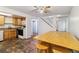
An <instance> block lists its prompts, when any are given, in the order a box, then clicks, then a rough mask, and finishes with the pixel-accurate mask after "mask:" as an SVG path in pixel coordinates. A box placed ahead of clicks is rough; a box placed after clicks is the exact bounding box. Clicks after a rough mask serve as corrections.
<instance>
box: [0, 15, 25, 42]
mask: <svg viewBox="0 0 79 59" xmlns="http://www.w3.org/2000/svg"><path fill="white" fill-rule="evenodd" d="M24 22H25V17H23V16H5V15H0V36H1V37H0V41H4V40H8V39H12V38H19V37H21V38H23V31H24V28H25V24H24Z"/></svg>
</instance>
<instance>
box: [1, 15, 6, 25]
mask: <svg viewBox="0 0 79 59" xmlns="http://www.w3.org/2000/svg"><path fill="white" fill-rule="evenodd" d="M4 23H5V17H4V16H0V25H4Z"/></svg>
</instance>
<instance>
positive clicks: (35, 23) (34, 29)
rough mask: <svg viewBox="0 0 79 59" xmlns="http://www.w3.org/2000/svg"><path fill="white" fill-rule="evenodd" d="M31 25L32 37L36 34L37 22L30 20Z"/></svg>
mask: <svg viewBox="0 0 79 59" xmlns="http://www.w3.org/2000/svg"><path fill="white" fill-rule="evenodd" d="M31 25H32V32H33V35H36V34H37V33H38V29H37V20H32V22H31Z"/></svg>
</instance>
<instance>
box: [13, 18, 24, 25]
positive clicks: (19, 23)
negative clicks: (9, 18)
mask: <svg viewBox="0 0 79 59" xmlns="http://www.w3.org/2000/svg"><path fill="white" fill-rule="evenodd" d="M23 20H24V18H18V17H13V24H14V25H16V26H20V25H23V24H22V21H23Z"/></svg>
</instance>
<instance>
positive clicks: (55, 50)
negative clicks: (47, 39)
mask: <svg viewBox="0 0 79 59" xmlns="http://www.w3.org/2000/svg"><path fill="white" fill-rule="evenodd" d="M52 52H53V53H72V50H71V49H67V48H64V47H60V46H53V48H52Z"/></svg>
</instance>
